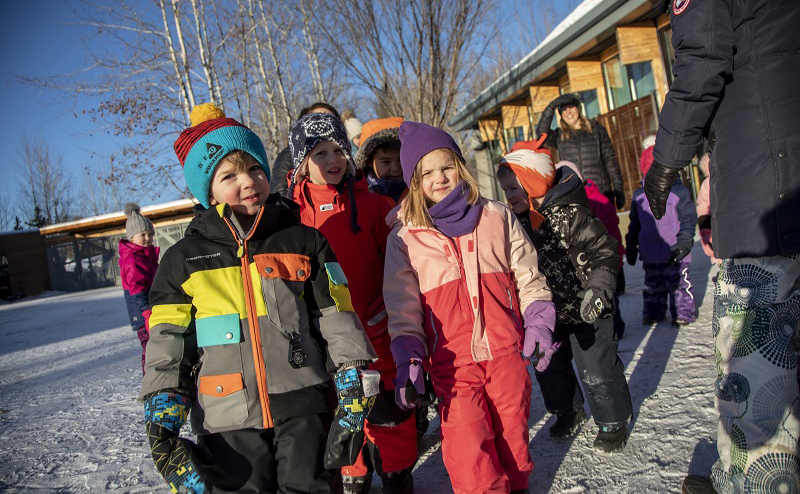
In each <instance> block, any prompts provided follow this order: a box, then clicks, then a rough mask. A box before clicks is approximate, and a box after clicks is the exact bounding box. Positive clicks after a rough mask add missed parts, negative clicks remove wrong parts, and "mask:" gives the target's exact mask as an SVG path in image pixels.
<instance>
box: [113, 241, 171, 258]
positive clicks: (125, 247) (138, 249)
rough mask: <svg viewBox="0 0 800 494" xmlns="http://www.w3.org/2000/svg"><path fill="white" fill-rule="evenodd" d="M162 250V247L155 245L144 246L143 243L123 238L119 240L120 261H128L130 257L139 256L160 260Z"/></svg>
mask: <svg viewBox="0 0 800 494" xmlns="http://www.w3.org/2000/svg"><path fill="white" fill-rule="evenodd" d="M160 251H161V248H159V247H156V246H155V245H150V246H148V247H142V246H141V245H136V244H135V243H133V242H131V241H130V240H125V239H122V240H120V241H119V260H120V263H123V262H125V261H127V260H128V258H131V257H139V256H141V257H150V258H154V259H155V260H156V261H158V253H159V252H160Z"/></svg>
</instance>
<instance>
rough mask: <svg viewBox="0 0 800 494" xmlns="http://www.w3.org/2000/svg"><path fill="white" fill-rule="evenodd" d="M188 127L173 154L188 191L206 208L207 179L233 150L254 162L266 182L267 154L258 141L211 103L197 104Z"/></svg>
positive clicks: (208, 179) (251, 132) (207, 199)
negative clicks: (247, 155) (259, 167)
mask: <svg viewBox="0 0 800 494" xmlns="http://www.w3.org/2000/svg"><path fill="white" fill-rule="evenodd" d="M190 119H191V122H192V126H191V127H189V128H188V129H186V130H184V131H183V132H181V135H180V136H178V140H176V141H175V154H176V155H177V156H178V161H180V163H181V166H182V167H183V176H184V178H186V185H187V186H188V187H189V191H190V192H191V193H192V195H193V196H195V197H196V198H197V200H198V201H199V202H200V204H202V205H203V206H204V207H206V208H210V207H211V204H210V203H209V196H210V190H211V178H212V177H213V176H214V170H216V168H217V165H219V163H220V162H221V161H222V159H223V158H224V157H225V156H227V155H228V154H230V153H232V152H233V151H244V152H246V153H247V154H249V155H250V156H252V157H253V158H255V159H256V161H258V163H259V164H260V165H261V168H263V169H264V173H266V174H267V180H269V177H270V172H269V164H268V163H267V153H266V151H264V144H262V143H261V139H259V138H258V136H257V135H256V134H255V133H254V132H253V131H252V130H250V129H248V128H247V127H245V126H244V125H242V124H240V123H239V122H237V121H236V120H234V119H232V118H227V117H226V116H225V112H223V111H222V110H220V109H219V108H217V107H216V106H215V105H214V104H213V103H205V104H202V105H197V106H195V107H194V108H193V109H192V113H191V115H190Z"/></svg>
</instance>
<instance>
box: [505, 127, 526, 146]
mask: <svg viewBox="0 0 800 494" xmlns="http://www.w3.org/2000/svg"><path fill="white" fill-rule="evenodd" d="M505 133H506V140H507V141H508V148H509V149H511V146H513V145H514V144H515V143H516V142H518V141H524V140H525V127H522V126H520V127H512V128H510V129H505Z"/></svg>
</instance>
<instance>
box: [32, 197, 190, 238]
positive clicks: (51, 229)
mask: <svg viewBox="0 0 800 494" xmlns="http://www.w3.org/2000/svg"><path fill="white" fill-rule="evenodd" d="M195 204H197V201H196V200H195V199H178V200H177V201H170V202H164V203H161V204H153V205H151V206H145V207H143V208H140V213H141V214H142V216H148V215H147V213H159V212H162V211H167V210H170V209H174V208H179V207H183V206H189V205H191V206H192V207H194V205H195ZM124 217H125V212H124V211H114V212H113V213H106V214H101V215H97V216H90V217H88V218H81V219H79V220H74V221H65V222H64V223H56V224H53V225H47V226H43V227H42V228H40V229H39V233H41V234H42V235H47V234H49V233H58V232H61V231H64V230H65V229H70V228H73V227H80V226H82V225H85V226H91V225H93V224H95V223H98V222H102V221H104V220H113V219H122V218H124Z"/></svg>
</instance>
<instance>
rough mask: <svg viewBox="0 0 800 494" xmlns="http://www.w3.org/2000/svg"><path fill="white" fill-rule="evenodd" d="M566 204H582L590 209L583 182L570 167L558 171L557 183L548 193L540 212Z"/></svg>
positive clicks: (563, 167)
mask: <svg viewBox="0 0 800 494" xmlns="http://www.w3.org/2000/svg"><path fill="white" fill-rule="evenodd" d="M564 204H580V205H582V206H586V207H587V208H588V207H589V199H588V198H587V197H586V189H584V188H583V180H581V178H580V177H579V176H578V174H577V173H575V171H574V170H572V169H571V168H570V167H568V166H562V167H561V168H559V169H558V170H556V183H555V185H553V187H552V188H551V189H550V190H548V191H547V194H545V196H544V200H543V201H542V205H541V206H539V211H543V210H545V209H548V208H551V207H554V206H560V205H564Z"/></svg>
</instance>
